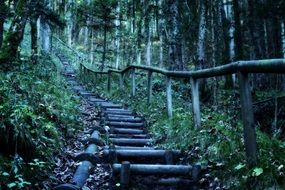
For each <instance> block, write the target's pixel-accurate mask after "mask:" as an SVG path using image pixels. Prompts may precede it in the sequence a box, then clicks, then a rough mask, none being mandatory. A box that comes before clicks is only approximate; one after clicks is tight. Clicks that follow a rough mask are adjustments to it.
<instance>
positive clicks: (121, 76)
mask: <svg viewBox="0 0 285 190" xmlns="http://www.w3.org/2000/svg"><path fill="white" fill-rule="evenodd" d="M119 88H120V90H121V91H123V89H124V73H121V74H120V87H119Z"/></svg>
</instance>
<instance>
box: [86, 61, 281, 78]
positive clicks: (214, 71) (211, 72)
mask: <svg viewBox="0 0 285 190" xmlns="http://www.w3.org/2000/svg"><path fill="white" fill-rule="evenodd" d="M81 65H82V66H83V67H85V68H86V69H88V70H90V71H92V72H94V73H98V74H108V73H109V72H112V73H125V72H128V71H129V70H131V69H139V70H145V71H151V72H153V73H159V74H162V75H165V76H168V77H175V78H191V77H193V78H196V79H199V78H210V77H217V76H223V75H229V74H234V73H238V72H246V73H285V59H267V60H266V59H265V60H251V61H237V62H233V63H230V64H227V65H222V66H218V67H213V68H209V69H203V70H197V71H168V70H165V69H161V68H157V67H151V66H144V65H130V66H128V67H126V68H125V69H122V70H116V69H108V70H107V71H95V70H92V69H91V68H88V67H86V66H85V65H84V64H81Z"/></svg>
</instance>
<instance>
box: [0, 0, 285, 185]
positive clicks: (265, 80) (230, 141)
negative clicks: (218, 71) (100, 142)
mask: <svg viewBox="0 0 285 190" xmlns="http://www.w3.org/2000/svg"><path fill="white" fill-rule="evenodd" d="M284 10H285V1H284V0H199V1H198V0H191V1H190V0H181V1H179V0H117V1H115V0H53V1H49V0H0V69H1V75H0V81H1V82H0V84H1V86H0V111H1V112H0V118H1V120H0V143H1V145H0V189H1V188H3V189H5V188H10V189H13V188H16V189H17V188H18V189H20V188H29V187H31V185H33V187H34V188H39V189H40V188H42V185H41V182H40V181H42V180H45V179H46V178H47V176H48V175H49V172H50V171H51V170H52V165H49V164H47V163H49V162H52V163H54V162H55V160H54V159H53V158H54V155H56V154H58V153H59V152H60V147H61V146H62V144H61V143H62V142H63V141H64V139H65V138H66V137H68V136H70V134H71V133H74V131H77V130H79V129H80V125H79V124H78V120H77V119H76V118H77V114H78V113H77V111H76V109H77V108H76V106H77V105H78V102H79V100H78V98H77V97H75V96H74V95H72V93H71V92H69V91H66V88H65V86H64V85H62V84H64V83H65V81H64V80H63V79H62V78H61V77H60V76H59V73H60V69H61V65H60V61H59V60H58V57H57V56H56V55H57V54H58V53H63V54H65V55H66V57H68V58H69V59H70V61H71V62H72V63H73V65H74V66H75V68H78V63H79V62H81V63H84V64H85V65H87V66H88V67H90V68H92V69H93V70H101V71H104V70H106V69H108V68H116V69H122V68H125V67H126V66H128V65H131V64H138V65H140V64H142V65H148V66H155V67H159V68H165V69H167V70H175V71H192V70H199V69H205V68H212V67H215V66H219V65H226V64H229V63H231V62H235V61H240V60H259V59H275V58H285V11H284ZM52 63H55V64H52ZM54 65H55V66H54ZM142 76H143V74H142ZM142 78H143V77H142ZM116 79H117V78H114V80H116ZM126 80H128V79H126ZM154 81H155V84H154V85H153V94H156V95H154V96H155V97H156V98H155V100H153V102H152V104H151V105H145V104H144V103H142V102H143V101H145V98H144V90H145V87H144V86H145V83H146V80H145V79H139V80H138V85H137V94H136V96H135V97H129V96H125V93H124V92H118V88H117V87H113V88H112V92H111V93H107V92H105V86H106V79H105V78H104V77H101V78H100V79H97V81H96V83H93V81H92V80H91V76H90V79H88V80H87V85H88V86H89V88H90V89H92V90H94V91H95V92H97V93H98V94H100V95H103V96H107V97H109V98H116V99H117V100H118V99H120V100H121V101H122V102H127V103H130V104H131V105H132V106H133V107H134V109H136V110H137V111H139V112H140V113H142V114H144V115H145V116H146V117H147V118H149V120H150V123H149V125H150V126H152V128H151V129H150V131H151V132H152V135H153V136H154V137H155V138H156V139H157V140H158V142H160V143H161V146H165V147H178V148H181V149H183V150H185V151H188V153H189V155H191V158H190V156H189V158H186V159H188V160H189V161H191V162H193V161H194V162H201V163H202V165H203V164H205V165H210V166H211V168H210V169H209V168H208V169H209V173H211V172H212V173H214V175H213V176H218V178H219V179H218V181H216V182H217V183H223V184H224V188H225V189H234V188H236V189H240V188H248V189H284V187H285V181H284V175H285V174H284V173H285V170H284V164H285V159H284V153H285V150H284V149H285V145H284V138H285V130H284V127H285V121H284V115H285V111H284V109H285V108H284V101H285V98H284V91H285V76H284V75H276V74H266V75H265V74H256V75H251V76H250V81H251V90H252V94H253V99H254V111H255V118H256V126H257V134H258V137H257V140H258V145H259V154H260V155H259V157H260V160H259V165H258V166H256V167H255V168H247V166H246V164H245V158H244V155H243V152H244V148H243V145H242V143H243V142H242V140H241V139H242V127H241V122H240V119H239V118H240V112H239V102H238V100H237V99H238V98H237V97H238V95H239V94H238V90H237V86H238V80H237V76H236V75H230V76H226V77H215V78H211V79H203V80H201V81H200V96H201V100H202V110H203V111H202V112H203V113H204V114H203V120H202V121H203V126H202V127H203V129H199V130H196V129H192V127H189V126H192V125H193V124H192V123H191V118H192V116H191V112H190V111H189V110H188V108H189V104H190V103H191V96H190V95H189V90H188V87H189V81H186V80H185V81H175V83H174V85H173V91H174V92H175V94H174V97H175V98H174V99H175V100H174V105H175V106H174V107H175V110H174V116H173V119H172V122H171V123H169V122H168V120H167V119H166V116H165V114H164V113H158V112H160V110H164V111H165V109H166V108H165V101H164V100H165V92H164V88H165V86H164V79H163V78H162V77H159V76H157V77H156V78H155V80H154ZM85 82H86V81H85ZM126 83H127V82H126ZM94 84H96V85H94ZM129 88H130V87H129V86H126V90H129ZM63 92H64V93H63ZM137 100H141V101H137ZM66 102H68V103H66ZM181 139H185V141H184V140H183V142H181ZM27 150H29V151H27ZM47 165H48V166H49V167H46V168H44V167H45V166H47ZM31 167H33V168H34V169H33V171H32V172H31V171H30V169H29V170H28V169H27V168H31ZM34 171H35V172H38V173H42V175H39V176H33V175H32V173H33V172H34ZM42 171H45V172H44V173H43V172H42ZM213 176H212V174H209V175H206V177H203V179H205V180H206V181H207V179H208V178H214V177H213ZM201 183H203V182H201ZM212 185H213V184H212ZM209 188H210V185H209ZM211 188H213V189H215V188H214V187H211Z"/></svg>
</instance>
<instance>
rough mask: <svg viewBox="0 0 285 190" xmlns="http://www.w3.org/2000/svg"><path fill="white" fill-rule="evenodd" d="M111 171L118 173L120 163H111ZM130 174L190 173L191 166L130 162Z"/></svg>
mask: <svg viewBox="0 0 285 190" xmlns="http://www.w3.org/2000/svg"><path fill="white" fill-rule="evenodd" d="M112 168H113V171H114V172H115V173H119V172H120V170H121V164H113V165H112ZM130 170H131V174H140V175H191V172H192V166H190V165H188V166H186V165H159V164H155V165H154V164H131V165H130Z"/></svg>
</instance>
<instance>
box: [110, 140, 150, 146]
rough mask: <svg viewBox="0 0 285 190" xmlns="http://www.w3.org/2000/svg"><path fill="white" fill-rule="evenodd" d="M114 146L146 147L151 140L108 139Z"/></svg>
mask: <svg viewBox="0 0 285 190" xmlns="http://www.w3.org/2000/svg"><path fill="white" fill-rule="evenodd" d="M109 140H110V141H111V142H112V143H113V144H115V145H126V146H132V145H133V146H147V145H149V144H151V143H152V139H128V138H109Z"/></svg>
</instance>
